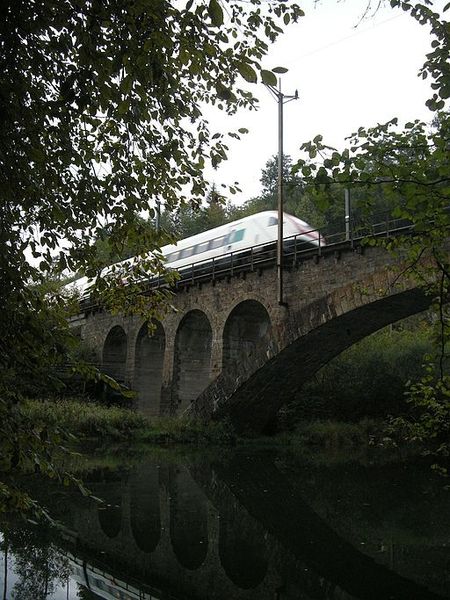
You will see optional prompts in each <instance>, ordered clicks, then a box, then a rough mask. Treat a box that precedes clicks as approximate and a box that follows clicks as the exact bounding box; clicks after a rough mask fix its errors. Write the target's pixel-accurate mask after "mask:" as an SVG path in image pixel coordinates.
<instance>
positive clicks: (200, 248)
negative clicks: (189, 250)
mask: <svg viewBox="0 0 450 600" xmlns="http://www.w3.org/2000/svg"><path fill="white" fill-rule="evenodd" d="M208 248H209V240H208V241H207V242H203V243H201V244H198V245H197V246H195V254H201V253H202V252H206V251H207V250H208Z"/></svg>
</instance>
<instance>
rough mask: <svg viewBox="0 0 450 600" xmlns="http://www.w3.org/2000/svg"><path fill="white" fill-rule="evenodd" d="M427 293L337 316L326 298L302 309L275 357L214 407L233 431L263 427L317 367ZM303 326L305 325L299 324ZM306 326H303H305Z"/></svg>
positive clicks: (426, 301)
mask: <svg viewBox="0 0 450 600" xmlns="http://www.w3.org/2000/svg"><path fill="white" fill-rule="evenodd" d="M429 305H430V297H429V296H426V295H425V293H424V292H423V291H422V290H421V289H417V288H415V289H414V288H413V289H409V290H406V291H403V292H399V293H397V294H392V295H390V296H385V297H383V298H381V299H378V300H374V301H372V302H368V303H367V304H364V305H361V306H357V307H350V308H349V310H348V312H343V313H341V314H339V315H338V314H337V311H335V310H331V309H330V302H329V298H328V297H324V298H323V299H321V300H319V301H316V302H314V303H311V304H310V305H308V306H306V307H303V308H302V309H301V310H300V311H299V312H298V314H296V315H295V319H296V324H295V326H293V330H295V331H297V332H301V330H302V328H303V329H304V332H303V335H301V334H300V335H298V337H297V338H296V339H295V340H294V341H293V342H291V343H290V344H288V345H287V346H285V347H284V348H283V349H282V350H281V351H280V352H279V353H278V354H277V355H276V356H274V357H273V358H272V359H270V360H269V361H267V363H266V364H265V365H263V366H262V367H261V368H259V369H258V370H257V371H255V372H254V373H253V374H252V375H251V377H250V378H249V379H248V380H247V381H245V382H243V384H242V385H241V386H240V387H239V388H236V389H234V390H232V392H231V394H230V395H229V397H228V398H227V402H226V403H224V404H223V406H222V407H219V409H218V410H216V412H215V414H214V416H215V418H222V417H223V416H225V415H226V416H227V417H228V418H229V419H231V421H232V422H233V424H234V426H235V427H236V429H237V430H241V431H242V430H254V431H263V430H264V428H265V427H266V426H267V424H268V423H270V421H271V419H273V418H274V416H275V415H276V413H277V412H278V410H279V408H280V406H281V405H282V404H283V403H286V402H288V401H289V400H290V399H291V398H292V397H293V395H294V394H295V393H296V392H297V391H298V390H299V389H300V388H301V386H302V384H303V383H304V382H305V381H306V380H307V379H309V378H310V377H312V376H313V375H314V374H315V373H316V372H317V371H318V370H319V369H320V368H321V367H322V366H324V365H325V364H327V362H329V361H330V360H331V359H332V358H334V357H335V356H337V355H338V354H340V353H341V352H342V351H343V350H345V349H346V348H348V347H349V346H351V345H353V344H354V343H355V342H358V341H359V340H361V339H363V338H364V337H366V336H368V335H370V334H372V333H374V332H375V331H377V330H378V329H381V328H382V327H385V326H386V325H389V324H390V323H395V322H396V321H398V320H400V319H404V318H405V317H408V316H411V315H414V314H417V313H418V312H422V311H424V310H426V309H427V308H428V307H429ZM305 325H306V327H305ZM305 329H306V330H305Z"/></svg>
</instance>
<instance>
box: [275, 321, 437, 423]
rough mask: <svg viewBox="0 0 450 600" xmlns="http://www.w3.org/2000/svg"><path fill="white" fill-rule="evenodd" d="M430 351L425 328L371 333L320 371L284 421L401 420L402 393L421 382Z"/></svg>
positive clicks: (293, 404)
mask: <svg viewBox="0 0 450 600" xmlns="http://www.w3.org/2000/svg"><path fill="white" fill-rule="evenodd" d="M431 349H432V342H431V331H430V326H425V325H423V324H422V325H421V326H420V327H417V328H414V329H412V330H409V329H394V330H391V329H390V328H387V329H384V330H382V331H380V332H378V333H375V334H373V335H371V336H369V337H367V338H365V339H363V340H361V341H360V342H358V343H357V344H354V345H353V346H351V347H350V348H348V349H347V350H345V351H344V352H342V353H341V354H340V355H339V356H337V357H336V358H334V359H333V360H332V361H331V362H329V363H328V364H327V365H326V366H324V367H322V369H321V370H320V371H319V372H318V373H317V375H316V376H315V377H314V379H312V380H311V381H309V382H308V383H306V384H305V385H304V386H303V388H302V390H301V391H300V393H299V395H298V397H297V398H296V400H295V401H294V402H293V403H291V404H290V405H289V406H288V407H287V409H286V413H285V415H284V420H285V421H286V422H287V423H289V424H290V425H291V426H292V425H293V424H295V423H296V422H297V421H299V420H311V419H333V420H338V421H347V422H356V421H359V420H361V419H364V418H376V419H386V418H387V417H388V415H395V416H399V415H401V414H404V413H405V412H407V410H408V406H407V403H406V398H405V395H404V392H405V387H406V385H407V383H408V382H409V381H416V382H417V381H418V380H419V379H420V377H421V374H422V370H423V363H424V357H425V355H426V354H427V353H429V352H430V350H431Z"/></svg>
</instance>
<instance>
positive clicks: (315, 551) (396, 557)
mask: <svg viewBox="0 0 450 600" xmlns="http://www.w3.org/2000/svg"><path fill="white" fill-rule="evenodd" d="M83 478H84V481H85V483H86V485H87V486H88V487H89V488H90V490H91V491H92V494H93V495H94V496H96V497H98V498H102V499H103V500H104V502H103V503H102V504H100V503H99V502H98V501H96V500H95V499H93V498H89V497H83V496H82V495H81V494H80V493H79V492H78V490H74V489H72V488H64V487H62V486H58V485H56V484H54V483H49V482H48V481H42V480H36V481H34V482H33V485H32V489H33V493H34V494H35V495H36V496H37V497H38V498H39V499H40V501H41V502H42V503H43V504H44V505H45V506H46V507H48V509H49V511H50V512H51V514H52V515H53V516H54V517H55V519H57V520H58V521H59V525H58V526H57V527H49V526H48V525H45V524H44V525H39V526H35V525H25V524H23V523H22V522H20V521H18V520H12V519H10V520H9V521H6V520H3V522H2V525H1V529H2V534H1V542H2V543H1V554H0V599H3V600H45V599H46V598H48V599H52V600H75V599H84V600H98V599H108V600H110V599H111V600H112V599H113V598H119V599H121V600H150V599H152V600H153V599H155V600H156V599H161V600H163V599H164V600H166V599H167V600H169V599H174V600H175V599H176V600H182V599H183V600H188V599H189V600H194V599H195V600H197V599H198V600H200V599H201V600H203V599H208V600H209V599H211V600H213V599H214V600H215V599H217V600H222V599H223V600H225V599H226V600H229V599H234V598H236V599H241V598H242V599H258V600H265V599H267V600H269V599H270V600H288V599H302V600H312V599H318V600H322V599H323V600H325V599H329V600H350V599H359V600H372V599H373V600H383V599H393V600H395V599H404V600H416V599H417V600H427V599H437V598H450V510H449V501H450V491H448V490H447V489H446V487H445V483H446V482H445V480H443V479H442V478H440V477H438V476H436V475H435V474H434V473H433V471H432V470H431V469H430V466H429V465H426V464H422V463H420V462H417V460H416V461H413V462H410V461H407V460H400V459H399V458H398V457H392V456H386V455H379V454H378V453H377V454H365V455H363V456H353V457H351V456H339V455H334V454H331V453H330V454H327V455H323V454H315V455H312V456H310V457H305V456H304V455H301V456H300V455H296V454H293V453H289V452H287V451H281V450H274V449H259V450H257V449H255V448H239V449H235V450H220V451H217V452H212V451H207V450H197V451H195V452H193V453H186V452H184V451H180V450H176V449H172V450H167V451H164V450H155V451H145V452H143V453H140V452H134V451H132V449H127V450H124V449H123V448H118V449H116V450H115V451H114V452H113V451H110V452H109V453H98V452H92V455H91V457H90V459H89V463H88V466H84V468H83Z"/></svg>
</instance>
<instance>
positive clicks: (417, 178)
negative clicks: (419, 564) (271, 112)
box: [296, 0, 450, 450]
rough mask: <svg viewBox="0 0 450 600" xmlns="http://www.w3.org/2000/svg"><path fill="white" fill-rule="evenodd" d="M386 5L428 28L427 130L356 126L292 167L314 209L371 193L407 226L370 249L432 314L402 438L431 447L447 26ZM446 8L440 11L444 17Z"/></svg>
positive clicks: (448, 383)
mask: <svg viewBox="0 0 450 600" xmlns="http://www.w3.org/2000/svg"><path fill="white" fill-rule="evenodd" d="M390 4H391V6H392V7H393V8H397V7H401V8H402V9H403V10H404V11H406V12H408V13H409V14H410V15H411V17H413V18H414V19H416V20H417V21H418V22H419V23H420V24H422V25H424V26H427V27H429V29H430V32H431V37H432V41H431V51H430V52H429V53H428V54H427V55H426V61H425V63H424V65H423V67H422V68H421V70H420V72H419V75H420V76H421V77H422V78H423V79H427V78H428V79H430V80H431V88H432V90H433V93H432V96H431V97H430V98H429V99H428V100H427V102H426V104H427V106H428V108H429V109H430V111H431V114H432V126H429V125H427V124H426V123H423V122H421V121H419V120H415V121H413V122H410V123H406V124H405V125H404V128H403V129H400V128H399V127H398V120H397V119H396V118H393V119H391V120H390V121H389V122H387V123H385V124H378V125H376V126H375V127H369V128H364V127H360V128H359V129H358V131H357V132H355V133H353V134H352V135H351V136H350V138H349V147H348V148H346V149H344V150H343V151H337V150H336V149H334V148H331V147H329V146H327V145H326V144H325V143H324V142H323V138H322V136H321V135H318V136H316V137H315V138H314V140H313V141H311V142H307V143H305V144H303V146H302V149H303V150H304V151H305V152H306V153H307V154H308V155H309V160H304V159H302V160H300V161H298V163H297V165H296V169H297V170H298V172H301V173H302V175H303V177H305V178H306V180H307V181H308V183H309V184H310V185H314V186H315V187H316V190H317V193H318V195H320V198H321V203H322V206H325V207H326V206H327V205H329V202H330V194H329V191H330V190H331V189H333V186H335V185H340V186H343V187H347V188H351V189H352V190H355V189H356V190H358V191H359V192H361V191H362V192H366V191H367V192H370V191H371V190H374V189H377V188H378V189H381V190H382V194H383V196H384V199H385V201H386V202H387V203H388V207H389V211H390V212H391V215H392V216H393V217H394V218H399V219H402V220H406V221H407V222H409V223H410V224H411V225H412V229H411V233H410V234H408V235H399V236H396V237H393V238H391V239H390V240H388V241H387V242H376V241H372V242H371V243H384V244H385V245H386V247H387V248H388V249H389V250H391V251H393V252H397V253H399V255H400V256H401V257H402V260H403V261H404V271H403V273H402V275H403V276H407V277H412V278H414V279H415V281H416V282H417V283H418V284H419V285H420V286H422V287H423V289H424V290H425V291H426V292H427V293H428V294H429V295H430V296H431V298H432V301H433V309H434V311H435V312H436V314H438V315H439V320H438V321H437V322H436V326H435V332H434V338H435V342H436V344H435V350H434V352H433V353H430V357H429V364H428V368H427V372H426V373H425V375H424V377H423V379H422V380H421V382H420V383H416V384H415V385H414V386H412V387H411V388H410V394H409V396H410V399H411V401H412V403H413V405H415V406H416V407H417V409H418V413H417V414H416V415H415V416H412V417H411V419H410V420H409V421H408V426H409V429H410V432H409V434H408V435H409V436H410V437H411V436H417V437H420V438H422V439H425V438H428V439H431V440H434V438H435V437H442V434H444V433H446V432H447V431H448V424H449V423H450V410H449V408H450V405H449V402H448V398H449V394H450V379H449V378H448V376H447V375H446V373H445V368H444V365H445V362H446V360H447V355H446V348H447V347H448V341H449V338H450V313H449V307H448V304H447V300H448V296H449V292H450V256H449V244H448V242H449V237H448V236H449V231H450V212H449V210H448V207H449V205H450V162H449V160H448V158H449V149H450V114H449V112H448V103H447V100H448V98H449V97H450V69H449V64H450V62H449V58H450V26H449V23H448V22H447V21H446V20H445V19H444V18H443V17H441V16H440V15H439V14H438V13H437V12H435V11H434V10H433V3H432V2H431V1H428V0H426V1H425V2H422V3H420V2H414V1H412V0H402V1H400V0H391V2H390ZM449 8H450V7H449V5H448V4H447V6H446V10H448V9H449ZM370 204H371V201H370V200H369V201H367V202H364V200H362V201H361V206H362V208H363V209H366V211H367V210H369V209H370V208H371V206H370ZM446 444H448V438H447V442H446ZM446 448H447V450H448V445H446Z"/></svg>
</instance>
